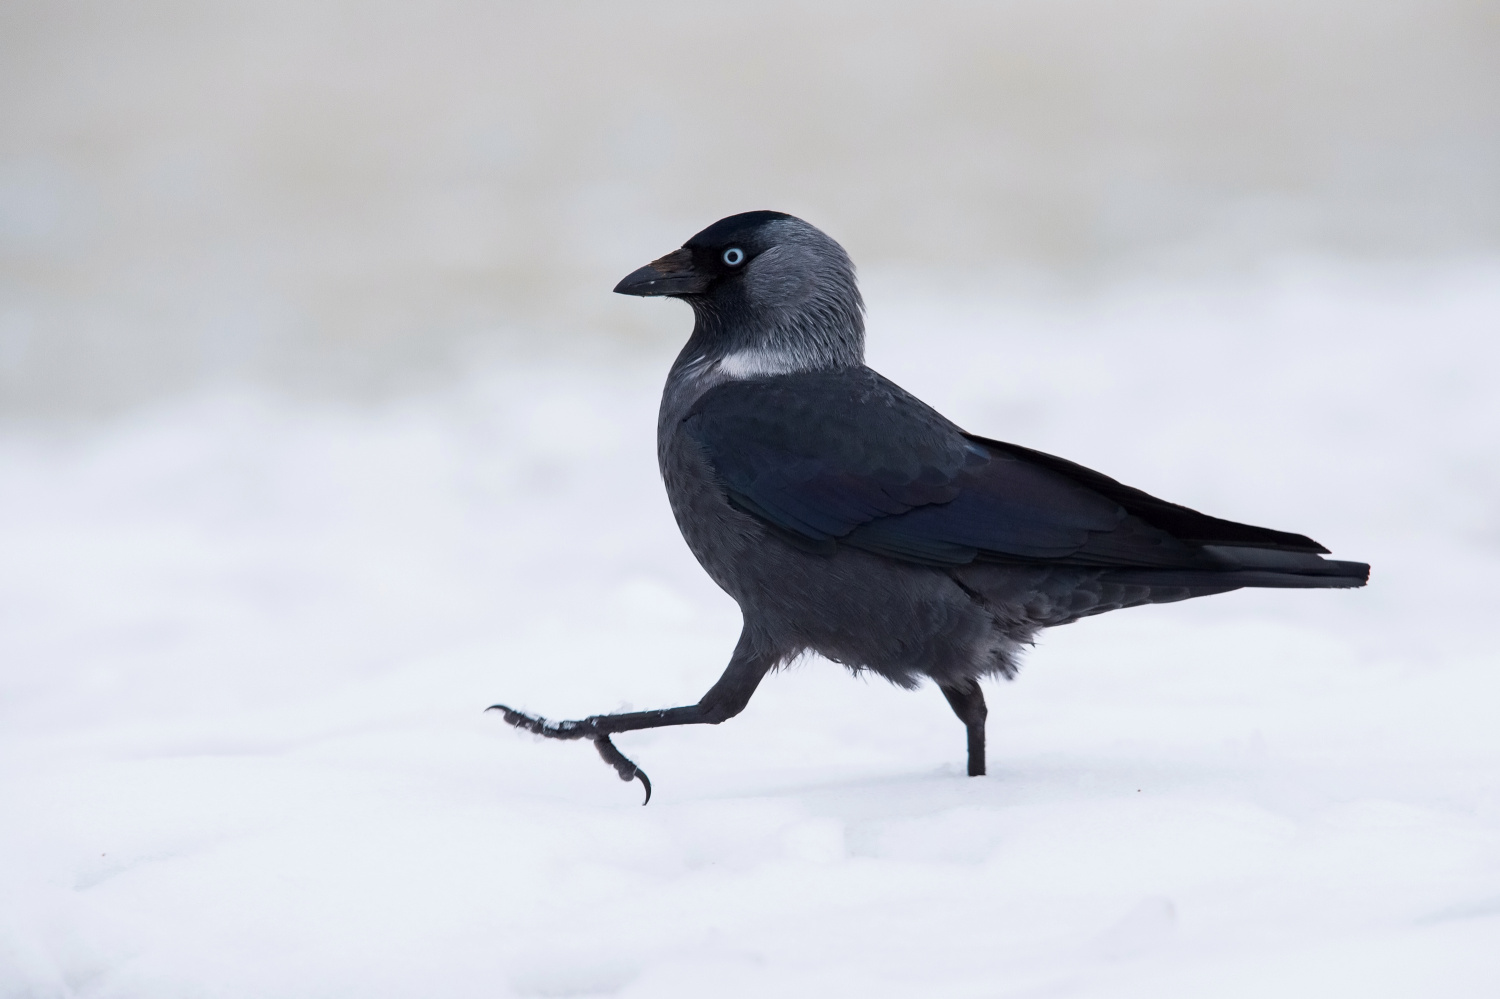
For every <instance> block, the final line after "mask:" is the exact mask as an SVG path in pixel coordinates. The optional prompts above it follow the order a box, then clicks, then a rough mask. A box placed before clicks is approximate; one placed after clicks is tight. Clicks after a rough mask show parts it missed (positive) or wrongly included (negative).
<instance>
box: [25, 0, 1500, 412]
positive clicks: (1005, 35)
mask: <svg viewBox="0 0 1500 999" xmlns="http://www.w3.org/2000/svg"><path fill="white" fill-rule="evenodd" d="M763 207H773V208H777V209H781V210H785V211H790V212H793V213H795V214H799V215H802V216H804V217H806V218H807V219H809V220H810V221H813V222H814V223H815V224H817V225H819V226H821V227H823V228H824V229H826V230H827V231H828V232H830V233H831V234H833V235H834V236H835V237H836V238H838V239H839V240H841V241H842V242H843V243H844V244H845V245H846V246H847V247H848V249H849V250H850V252H851V254H852V255H853V257H854V259H855V261H856V262H857V263H858V264H859V265H860V266H861V267H862V268H863V269H864V271H865V273H866V275H867V277H868V278H869V279H870V280H871V281H874V282H876V283H877V284H878V283H879V282H880V281H887V282H891V281H894V282H897V283H900V282H908V283H911V282H916V283H917V284H919V285H921V286H924V287H943V286H946V285H945V283H948V284H951V283H953V282H960V283H966V285H967V286H969V287H979V288H984V289H989V290H991V291H993V292H994V293H996V294H1003V293H1007V291H1009V292H1017V293H1019V292H1022V291H1024V292H1025V293H1027V294H1031V293H1035V292H1038V291H1039V290H1040V292H1041V293H1043V294H1046V295H1054V296H1059V295H1060V296H1063V297H1064V298H1066V297H1068V296H1078V295H1088V294H1092V293H1093V292H1094V291H1095V290H1097V289H1098V288H1099V287H1101V286H1102V285H1111V284H1117V283H1118V282H1120V281H1122V280H1134V279H1138V278H1141V277H1143V276H1144V277H1150V278H1151V279H1153V280H1167V281H1171V282H1177V283H1182V282H1187V283H1193V282H1197V281H1201V280H1205V279H1207V280H1212V281H1218V280H1222V279H1223V278H1224V277H1225V276H1226V275H1229V276H1234V275H1244V274H1251V273H1255V272H1256V271H1257V269H1260V268H1264V267H1265V266H1266V265H1267V263H1268V262H1273V261H1280V260H1285V259H1286V258H1287V257H1288V256H1289V255H1291V256H1298V255H1302V256H1306V255H1314V256H1318V257H1323V258H1335V259H1339V260H1359V261H1370V260H1376V261H1391V260H1396V261H1402V262H1408V263H1409V262H1418V263H1422V262H1434V261H1436V262H1445V261H1450V260H1453V259H1466V258H1472V257H1475V256H1484V255H1489V254H1493V253H1495V252H1496V251H1497V250H1500V4H1497V3H1496V2H1494V0H1359V2H1355V0H1318V2H1307V0H1297V2H1292V0H1208V2H1205V0H1136V2H1131V3H1118V2H1113V0H1010V2H1004V3H989V2H951V0H935V2H928V3H923V4H920V5H917V4H906V3H852V2H822V3H765V4H753V5H747V4H719V3H705V2H701V0H698V2H693V3H685V2H681V3H679V2H672V0H663V2H657V3H651V4H633V3H616V2H557V3H515V2H495V0H491V2H468V0H433V2H425V3H376V2H344V0H315V2H310V0H297V2H271V0H265V2H253V3H250V2H245V3H233V2H182V3H176V2H161V0H145V2H139V3H130V4H117V3H106V2H99V3H88V2H36V0H8V2H7V3H5V4H3V5H0V414H3V415H6V416H11V417H37V416H47V415H54V416H56V415H62V416H72V415H89V414H99V413H109V412H113V411H117V410H119V409H120V408H121V407H126V406H130V405H132V404H136V403H140V402H143V401H148V400H153V399H158V398H161V397H163V396H172V395H175V394H179V393H182V392H184V391H186V390H190V389H193V388H196V387H201V386H203V385H205V384H213V383H219V382H224V381H232V382H246V381H248V382H252V383H258V384H262V385H268V386H273V387H276V388H277V389H278V390H286V391H292V392H297V393H311V394H312V395H314V396H324V395H334V396H349V395H354V396H361V397H367V396H371V395H373V396H377V397H381V396H386V395H388V394H389V393H392V392H397V393H399V392H402V391H405V390H406V389H408V388H410V387H411V386H414V385H431V384H433V383H439V384H440V383H442V381H443V380H445V379H447V378H451V377H452V376H453V374H454V373H455V372H456V371H459V370H461V369H463V368H464V367H466V366H469V365H472V364H474V363H476V359H477V358H485V359H488V360H489V361H490V362H491V363H495V362H498V363H502V364H503V363H506V362H507V361H509V360H511V359H514V358H517V357H521V356H531V355H534V354H535V353H536V352H539V351H541V352H550V351H556V350H564V351H566V350H572V349H583V350H591V349H594V348H595V347H597V346H598V345H599V344H600V343H601V342H607V343H610V344H615V345H625V346H626V348H627V349H628V348H630V347H631V346H632V345H653V344H654V345H660V344H661V343H664V342H667V341H671V342H676V341H677V340H680V338H681V336H682V333H683V329H682V327H683V326H684V323H685V316H684V315H678V314H677V313H676V312H675V311H670V310H664V309H643V308H641V307H640V303H638V302H626V301H623V300H616V299H615V298H614V297H613V296H611V295H610V294H609V289H610V288H611V287H612V285H613V282H614V281H615V280H616V279H617V278H618V277H619V276H620V275H623V274H624V273H625V272H627V271H629V270H631V269H633V268H634V267H636V266H637V265H639V264H640V263H642V262H644V261H645V260H648V259H650V258H652V257H654V256H656V255H658V254H660V253H661V252H664V251H665V250H667V249H669V248H672V247H675V246H677V245H678V244H679V243H681V242H682V240H683V239H684V238H686V237H687V236H688V235H690V234H691V233H693V232H695V231H696V230H698V229H699V228H701V227H702V226H704V225H706V224H707V223H709V222H711V221H713V220H714V219H716V218H719V217H720V216H723V215H727V214H730V213H733V212H738V211H743V210H748V209H755V208H763ZM877 291H878V288H877Z"/></svg>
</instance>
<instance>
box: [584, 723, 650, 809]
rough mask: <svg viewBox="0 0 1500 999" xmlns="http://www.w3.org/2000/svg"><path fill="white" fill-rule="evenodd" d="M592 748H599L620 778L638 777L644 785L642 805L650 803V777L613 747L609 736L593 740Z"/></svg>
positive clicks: (601, 754)
mask: <svg viewBox="0 0 1500 999" xmlns="http://www.w3.org/2000/svg"><path fill="white" fill-rule="evenodd" d="M594 748H595V749H597V750H599V755H600V756H602V757H604V762H605V763H608V764H609V765H610V766H612V767H614V768H615V773H617V774H619V775H620V779H621V780H635V779H636V778H637V777H639V778H640V781H641V783H642V784H644V785H645V786H646V800H645V801H643V802H641V804H642V805H649V804H651V778H649V777H647V776H646V771H644V770H642V769H641V768H640V767H638V766H636V765H635V764H634V763H632V762H630V760H629V759H628V758H626V756H625V754H624V753H622V752H620V751H619V750H618V749H616V748H615V744H614V743H612V742H610V741H609V736H607V735H601V736H599V737H598V738H596V739H595V740H594Z"/></svg>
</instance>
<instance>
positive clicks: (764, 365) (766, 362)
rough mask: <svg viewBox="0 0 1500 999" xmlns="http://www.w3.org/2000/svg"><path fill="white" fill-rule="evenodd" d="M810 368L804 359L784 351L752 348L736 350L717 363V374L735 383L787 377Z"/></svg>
mask: <svg viewBox="0 0 1500 999" xmlns="http://www.w3.org/2000/svg"><path fill="white" fill-rule="evenodd" d="M809 367H810V365H809V364H808V363H807V359H806V358H805V357H800V356H798V355H797V354H796V353H795V352H792V351H786V350H767V349H764V348H759V347H753V348H751V349H749V350H737V351H735V352H734V353H733V354H728V355H726V356H725V357H724V358H723V359H722V360H720V361H719V374H721V375H723V376H724V377H725V378H731V379H734V380H736V381H738V380H742V379H745V378H765V377H767V376H769V375H787V374H791V373H792V372H793V371H805V370H807V369H808V368H809Z"/></svg>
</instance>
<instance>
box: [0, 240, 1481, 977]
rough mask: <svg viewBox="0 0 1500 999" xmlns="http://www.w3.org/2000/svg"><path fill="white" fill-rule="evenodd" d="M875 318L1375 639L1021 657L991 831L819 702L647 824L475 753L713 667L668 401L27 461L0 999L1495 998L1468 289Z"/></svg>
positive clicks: (113, 443) (1270, 613)
mask: <svg viewBox="0 0 1500 999" xmlns="http://www.w3.org/2000/svg"><path fill="white" fill-rule="evenodd" d="M866 290H867V293H868V295H869V299H870V306H871V360H872V363H873V364H875V366H877V367H878V368H880V369H881V370H883V371H884V372H885V373H886V374H888V375H890V376H891V377H893V378H895V379H896V380H897V381H898V382H901V383H902V384H904V385H906V386H907V387H908V388H910V389H912V390H913V391H916V392H917V393H918V394H920V395H922V396H923V397H924V398H927V399H928V400H929V401H931V402H933V403H934V404H936V405H938V406H939V408H941V409H943V410H944V411H945V412H947V413H948V414H949V415H950V416H952V417H954V418H955V419H957V420H958V421H959V422H960V423H962V424H964V425H966V426H968V427H970V428H972V429H974V430H975V431H977V432H981V433H985V434H987V435H991V436H996V437H1000V438H1002V439H1009V440H1014V441H1017V442H1019V443H1024V444H1028V445H1030V446H1034V447H1039V448H1042V449H1044V450H1050V451H1053V452H1055V453H1061V454H1063V455H1065V456H1067V457H1070V458H1073V459H1075V460H1078V461H1081V462H1084V463H1085V464H1089V465H1091V466H1093V467H1096V468H1099V469H1101V470H1103V471H1105V472H1107V473H1110V474H1113V475H1116V476H1118V477H1120V478H1122V479H1124V480H1125V481H1127V482H1130V483H1131V484H1133V485H1138V486H1140V487H1142V488H1145V489H1148V490H1150V491H1152V492H1155V493H1157V494H1159V495H1163V496H1165V497H1167V498H1169V499H1173V500H1176V501H1180V502H1184V503H1187V504H1188V505H1191V506H1195V507H1198V508H1200V509H1204V510H1206V511H1208V512H1211V513H1214V514H1217V515H1221V516H1226V517H1232V518H1238V519H1243V520H1247V521H1250V522H1252V523H1260V524H1265V525H1267V526H1272V527H1277V528H1281V529H1287V530H1295V531H1301V532H1306V533H1308V534H1310V535H1312V536H1313V537H1315V538H1317V539H1319V540H1320V541H1322V542H1324V543H1325V544H1327V545H1328V546H1329V547H1331V548H1332V549H1333V550H1334V552H1335V555H1336V556H1337V557H1341V558H1356V559H1363V560H1368V561H1370V562H1371V563H1373V565H1374V576H1373V579H1372V583H1371V585H1370V587H1369V588H1368V589H1366V590H1361V591H1355V592H1312V593H1307V592H1251V593H1243V592H1242V593H1236V594H1229V595H1226V596H1221V597H1215V598H1211V599H1207V600H1201V601H1196V602H1192V603H1188V604H1177V605H1170V606H1165V607H1159V608H1147V609H1141V610H1134V611H1130V612H1122V613H1119V614H1114V615H1108V616H1106V617H1103V618H1099V619H1096V620H1091V621H1086V622H1083V623H1080V624H1078V625H1075V626H1072V627H1069V628H1063V629H1058V630H1056V631H1052V632H1049V633H1047V634H1045V635H1044V636H1043V638H1042V640H1041V641H1040V642H1039V644H1038V647H1037V648H1036V649H1035V650H1034V652H1033V654H1032V655H1031V657H1030V659H1029V661H1028V664H1027V666H1026V668H1025V669H1024V670H1023V672H1022V674H1021V677H1020V679H1019V680H1017V681H1016V682H1015V683H1003V682H998V681H997V682H995V683H993V684H990V685H989V686H988V687H987V695H988V697H989V701H990V709H991V713H990V723H989V731H990V759H991V774H990V776H988V777H986V778H979V779H969V778H967V777H964V776H963V775H962V774H963V733H962V730H961V728H960V726H959V724H958V722H957V721H956V720H955V719H954V718H953V717H952V716H951V714H950V712H949V709H948V708H947V706H946V704H945V703H944V702H943V699H942V698H941V697H940V696H939V695H938V694H937V692H936V691H935V690H933V689H931V688H924V689H923V690H920V691H918V692H916V693H907V692H902V691H899V690H896V689H895V688H892V687H889V686H886V685H884V684H882V683H879V682H868V681H865V680H857V679H851V678H850V677H849V676H848V675H847V674H845V673H844V672H843V671H842V670H841V669H839V668H837V667H835V666H833V665H831V664H829V663H826V662H822V661H819V660H809V661H805V662H802V663H799V664H798V665H796V666H794V667H792V668H790V669H788V670H787V671H785V672H783V673H781V674H778V675H776V676H774V677H771V678H770V679H768V681H767V682H766V683H765V684H764V685H763V687H762V688H761V691H760V692H759V693H758V694H757V696H756V698H755V700H754V701H752V703H751V705H750V707H749V709H748V710H747V711H746V712H745V713H744V714H743V715H741V716H740V717H739V718H736V719H734V720H733V721H731V722H729V723H727V724H724V725H722V726H718V727H704V728H701V729H682V730H674V731H660V732H647V733H639V734H632V735H627V736H622V737H620V738H619V739H618V740H617V742H618V744H619V745H620V747H621V749H622V750H623V751H624V752H625V753H626V754H628V755H629V756H631V758H633V759H635V760H636V761H637V762H638V763H640V765H641V766H642V767H643V768H645V770H646V771H647V772H648V773H649V774H650V775H651V777H652V779H653V781H654V782H655V785H656V794H655V797H654V799H653V801H652V803H651V805H650V806H649V807H647V808H642V807H641V806H640V797H641V796H640V785H639V784H632V785H628V786H627V785H625V784H622V783H621V782H619V781H618V780H617V779H616V777H615V775H614V774H613V773H612V771H611V770H610V769H609V768H607V767H606V766H605V765H604V764H603V763H602V762H601V761H600V760H599V759H598V757H597V756H596V754H595V753H594V750H593V749H592V748H591V747H590V746H589V745H587V744H586V743H584V744H579V743H548V742H544V741H542V740H539V739H536V738H534V737H531V736H528V735H525V734H522V733H519V732H516V731H515V730H512V729H510V728H508V727H507V726H505V725H504V724H503V723H502V722H501V720H500V719H499V718H498V717H497V716H496V715H495V714H493V713H491V714H485V713H483V711H482V709H483V708H484V707H485V706H487V705H489V704H491V703H494V702H495V701H501V700H503V701H504V702H505V703H508V704H511V705H514V706H516V707H519V708H523V709H526V710H531V711H536V712H540V713H542V714H545V715H546V716H547V717H549V718H568V717H579V716H581V715H584V714H588V713H593V712H599V711H608V710H619V709H624V708H646V707H657V706H667V705H672V704H680V703H687V702H690V701H692V700H695V699H696V698H697V697H698V696H699V695H700V694H701V693H702V692H703V691H704V690H705V689H707V687H708V686H709V685H710V684H711V683H712V681H713V680H714V679H715V678H716V677H717V675H718V671H719V670H720V668H722V665H723V664H724V662H725V661H726V659H727V656H728V653H729V650H730V648H731V647H732V645H733V643H734V639H735V636H736V633H737V627H738V616H737V612H736V610H735V608H734V606H733V604H732V603H731V602H730V601H729V600H728V599H727V598H726V597H725V596H724V595H723V594H721V593H719V592H718V591H717V590H716V589H715V588H714V587H713V585H712V584H711V583H710V582H709V581H708V580H707V578H706V577H704V576H703V574H702V572H701V570H699V569H698V567H697V566H696V564H695V563H694V562H693V561H692V558H691V556H690V555H689V554H688V553H687V551H686V549H685V547H684V546H683V544H682V542H681V540H680V538H679V537H678V536H677V533H676V528H675V526H674V524H673V523H672V520H671V516H670V514H669V512H668V510H667V507H666V503H665V499H664V497H663V495H662V491H661V487H660V484H659V482H658V481H657V479H656V472H655V464H654V421H655V406H656V398H657V392H658V391H659V387H660V382H661V379H662V377H663V375H664V373H665V367H666V364H667V363H668V361H669V359H670V351H667V350H665V349H664V348H663V349H654V350H651V351H647V352H646V353H644V354H642V353H640V352H637V353H630V352H628V351H626V350H625V349H624V348H618V349H615V348H602V347H601V348H599V350H598V352H597V353H596V354H595V355H594V356H591V357H572V358H569V357H565V356H563V355H562V354H559V355H556V356H548V357H538V358H534V359H531V360H524V361H516V360H512V361H510V362H508V363H500V362H495V363H491V364H488V365H479V366H476V369H475V370H474V371H473V372H472V373H471V374H470V375H469V376H468V377H466V378H465V379H463V380H462V382H461V383H459V384H455V385H452V386H449V387H448V388H445V389H442V390H435V391H429V392H428V393H427V394H425V395H419V396H409V397H406V398H404V399H401V400H398V401H393V402H387V403H383V404H380V405H365V406H358V405H355V404H352V403H333V402H309V401H305V400H304V401H296V400H289V399H287V398H284V397H282V396H279V395H278V394H276V393H275V392H274V391H272V390H270V389H264V388H261V389H247V388H242V389H239V390H227V389H226V390H222V391H214V392H208V391H205V392H203V393H201V394H199V395H197V396H194V397H192V398H188V399H180V400H177V401H175V402H170V403H162V404H159V405H157V406H156V407H154V408H151V409H147V410H141V411H137V412H134V413H132V414H130V415H128V416H125V417H121V418H119V419H116V420H114V421H113V422H109V423H104V424H97V425H93V426H87V427H71V428H69V427H60V426H25V425H20V424H13V425H11V426H10V427H9V428H8V429H6V430H5V431H4V433H3V434H0V550H3V552H4V555H3V559H0V661H3V663H4V668H3V671H0V713H3V717H0V802H3V805H0V995H3V996H6V997H27V999H32V997H38V999H45V997H54V996H57V997H60V996H79V997H90V999H92V997H100V999H103V997H152V999H173V997H179V996H181V997H189V996H193V997H197V996H213V997H226V999H229V997H257V999H260V997H266V996H275V997H278V999H296V997H304V996H305V997H329V996H359V997H361V999H370V997H383V996H403V997H404V996H418V995H421V996H445V997H464V996H487V997H488V996H591V995H612V996H622V997H644V996H651V997H658V996H701V995H714V996H725V997H734V996H766V995H778V994H779V995H796V996H802V995H807V996H813V995H817V996H823V995H854V994H860V995H865V996H871V997H879V996H911V995H923V996H955V997H967V996H976V997H977V996H986V997H990V996H1047V997H1085V996H1150V997H1153V999H1160V997H1170V996H1184V997H1201V996H1205V995H1212V996H1216V997H1224V996H1231V997H1232V996H1246V997H1250V996H1255V997H1260V996H1267V995H1277V996H1320V997H1321V996H1329V995H1360V996H1364V997H1380V996H1413V995H1419V994H1420V995H1442V996H1445V997H1462V996H1493V995H1496V994H1500V794H1497V789H1496V774H1497V773H1500V726H1497V724H1496V708H1497V705H1500V668H1497V667H1500V662H1497V659H1500V654H1497V650H1496V647H1495V642H1494V637H1493V636H1494V627H1493V625H1492V623H1491V621H1492V612H1491V610H1490V604H1491V603H1492V597H1491V595H1492V593H1493V583H1492V580H1493V579H1494V578H1495V572H1496V569H1497V568H1500V565H1497V562H1500V460H1497V459H1500V393H1496V392H1495V389H1494V380H1495V374H1494V372H1495V370H1496V362H1497V361H1500V348H1497V347H1496V345H1495V337H1494V331H1495V330H1496V329H1497V328H1500V267H1497V266H1496V265H1494V264H1484V263H1474V264H1455V265H1452V266H1450V267H1447V268H1435V267H1434V268H1427V269H1425V270H1417V269H1412V268H1405V269H1402V268H1386V269H1379V268H1376V267H1374V266H1373V265H1370V266H1364V267H1355V266H1339V267H1335V266H1331V265H1317V264H1312V263H1306V262H1304V263H1302V264H1299V265H1296V266H1288V267H1286V268H1284V269H1282V270H1280V271H1275V272H1271V273H1268V274H1266V275H1263V276H1262V277H1261V278H1259V279H1257V280H1254V281H1245V282H1241V283H1239V284H1222V285H1200V286H1196V287H1182V286H1177V287H1171V286H1153V285H1150V284H1146V283H1136V284H1130V285H1121V286H1119V287H1116V288H1114V289H1113V290H1110V291H1108V292H1102V293H1096V294H1091V295H1083V296H1076V297H1071V298H1066V297H1056V298H1048V297H1045V296H1037V297H1026V296H1010V297H1003V296H999V295H996V294H992V293H987V292H985V291H983V290H982V289H980V290H975V289H974V288H973V287H964V286H959V285H954V286H951V287H939V286H937V285H935V284H932V283H928V284H925V285H924V284H923V283H922V282H921V281H917V280H907V279H905V278H902V277H901V276H899V275H883V276H882V275H878V274H877V275H873V276H872V277H871V279H870V280H869V281H867V283H866ZM642 307H643V308H653V307H661V308H674V307H676V306H675V305H674V304H672V303H644V304H643V306H642ZM682 323H683V326H684V328H685V327H686V324H687V316H686V313H685V312H684V314H683V316H682ZM960 357H962V359H963V360H962V363H958V359H959V358H960Z"/></svg>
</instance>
